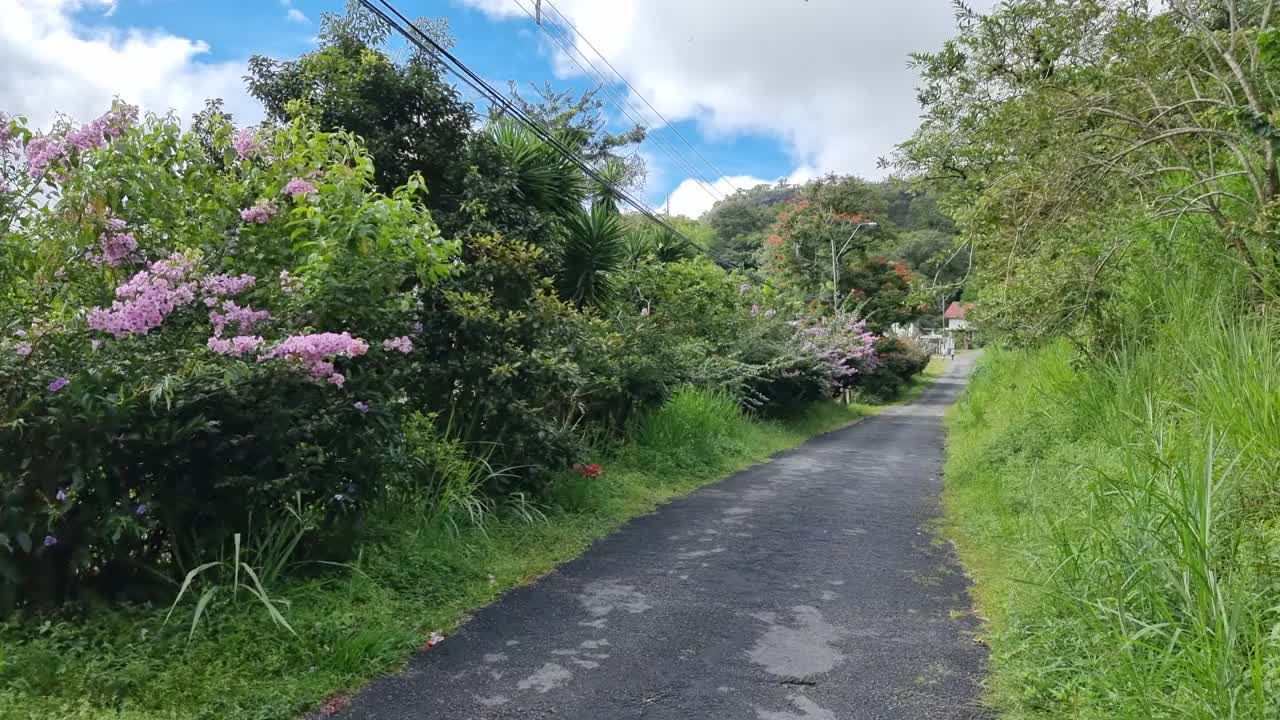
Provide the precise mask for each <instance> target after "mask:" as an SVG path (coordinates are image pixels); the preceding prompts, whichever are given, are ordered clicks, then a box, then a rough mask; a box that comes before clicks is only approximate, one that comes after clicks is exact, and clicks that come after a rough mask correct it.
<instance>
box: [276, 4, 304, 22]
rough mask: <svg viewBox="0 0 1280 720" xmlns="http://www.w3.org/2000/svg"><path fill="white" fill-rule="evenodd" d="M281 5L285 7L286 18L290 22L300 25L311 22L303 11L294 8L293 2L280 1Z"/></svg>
mask: <svg viewBox="0 0 1280 720" xmlns="http://www.w3.org/2000/svg"><path fill="white" fill-rule="evenodd" d="M280 4H281V5H282V6H284V8H285V13H284V17H285V19H286V20H288V21H289V22H295V23H298V24H300V25H305V24H306V23H309V22H311V21H310V20H308V19H307V16H306V15H305V14H304V13H303V12H302V11H301V10H299V9H298V8H296V7H294V6H293V0H280Z"/></svg>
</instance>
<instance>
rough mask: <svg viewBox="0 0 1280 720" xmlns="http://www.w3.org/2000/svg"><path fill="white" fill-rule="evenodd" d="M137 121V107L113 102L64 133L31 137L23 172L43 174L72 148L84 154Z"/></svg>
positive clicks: (38, 176) (103, 143)
mask: <svg viewBox="0 0 1280 720" xmlns="http://www.w3.org/2000/svg"><path fill="white" fill-rule="evenodd" d="M137 121H138V108H136V107H134V106H132V105H129V104H126V103H122V102H116V103H115V104H114V105H112V107H111V110H109V111H107V113H106V114H104V115H102V116H101V117H99V118H97V119H95V120H93V121H92V122H89V123H87V124H85V125H82V126H80V127H79V128H75V129H72V130H69V131H67V133H66V134H65V135H58V134H50V135H42V136H40V137H37V138H34V139H32V140H31V142H29V143H27V171H28V173H30V175H31V177H32V178H36V179H39V178H41V177H44V174H45V173H46V172H48V170H49V168H50V167H51V166H53V165H54V164H56V163H59V162H61V161H63V160H65V159H66V158H67V157H69V156H70V155H71V152H72V151H73V150H74V151H76V152H81V153H84V152H88V151H90V150H94V149H97V148H100V147H102V146H104V145H106V144H107V143H109V142H111V141H112V140H115V139H118V138H119V137H120V136H122V135H124V133H125V131H126V130H128V129H129V128H130V127H131V126H133V125H134V124H135V123H137Z"/></svg>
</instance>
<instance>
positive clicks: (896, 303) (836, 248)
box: [764, 199, 919, 329]
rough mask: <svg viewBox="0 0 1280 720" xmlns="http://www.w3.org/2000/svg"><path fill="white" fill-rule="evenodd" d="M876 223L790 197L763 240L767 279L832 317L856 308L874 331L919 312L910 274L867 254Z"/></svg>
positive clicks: (899, 266)
mask: <svg viewBox="0 0 1280 720" xmlns="http://www.w3.org/2000/svg"><path fill="white" fill-rule="evenodd" d="M876 229H877V226H876V224H875V223H874V222H873V221H871V220H870V219H869V218H867V217H864V216H863V215H861V214H858V213H849V212H836V211H833V210H831V209H829V208H828V207H827V206H826V204H825V203H818V202H813V201H811V200H808V199H802V200H795V201H792V202H790V203H788V204H787V206H786V207H785V208H783V210H782V211H781V212H780V213H778V219H777V221H776V222H775V223H774V225H773V228H772V230H771V231H770V233H769V236H768V237H767V238H766V239H765V257H764V260H765V268H766V270H767V271H768V273H769V274H770V277H771V278H772V279H774V280H775V281H776V282H777V283H779V284H781V285H783V286H785V287H786V288H787V289H788V290H791V291H792V292H794V293H796V294H798V295H800V296H801V297H802V298H803V299H804V300H805V301H806V302H809V303H815V304H817V305H819V306H823V307H826V308H828V310H829V311H830V312H831V313H833V314H836V315H840V314H844V313H854V312H856V313H857V314H859V315H860V316H862V317H864V318H867V320H868V322H869V324H870V325H871V326H872V327H873V328H876V329H881V328H884V327H887V326H888V325H890V324H892V323H894V322H902V321H904V320H909V319H911V318H912V317H914V316H915V315H917V314H919V312H918V308H917V307H914V306H912V305H910V304H909V302H910V295H911V283H912V280H913V279H914V278H913V277H912V274H911V272H910V271H909V270H908V269H907V268H906V267H905V266H903V265H901V264H894V263H890V262H888V261H887V260H884V259H882V258H874V257H871V256H870V253H871V251H872V249H873V248H874V247H875V242H876V235H875V231H876Z"/></svg>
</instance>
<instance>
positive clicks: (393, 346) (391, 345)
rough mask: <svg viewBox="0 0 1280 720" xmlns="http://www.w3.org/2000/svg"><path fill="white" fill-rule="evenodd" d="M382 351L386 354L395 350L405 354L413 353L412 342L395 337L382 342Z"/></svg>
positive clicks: (404, 338)
mask: <svg viewBox="0 0 1280 720" xmlns="http://www.w3.org/2000/svg"><path fill="white" fill-rule="evenodd" d="M382 349H383V350H386V351H387V352H391V351H392V350H395V351H397V352H402V353H405V354H408V353H411V352H413V341H412V340H410V339H409V338H407V337H403V336H402V337H396V338H390V339H387V340H383V341H382Z"/></svg>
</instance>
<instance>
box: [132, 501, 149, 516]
mask: <svg viewBox="0 0 1280 720" xmlns="http://www.w3.org/2000/svg"><path fill="white" fill-rule="evenodd" d="M133 514H134V515H139V516H141V515H146V514H147V504H146V503H138V507H136V508H134V509H133Z"/></svg>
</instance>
